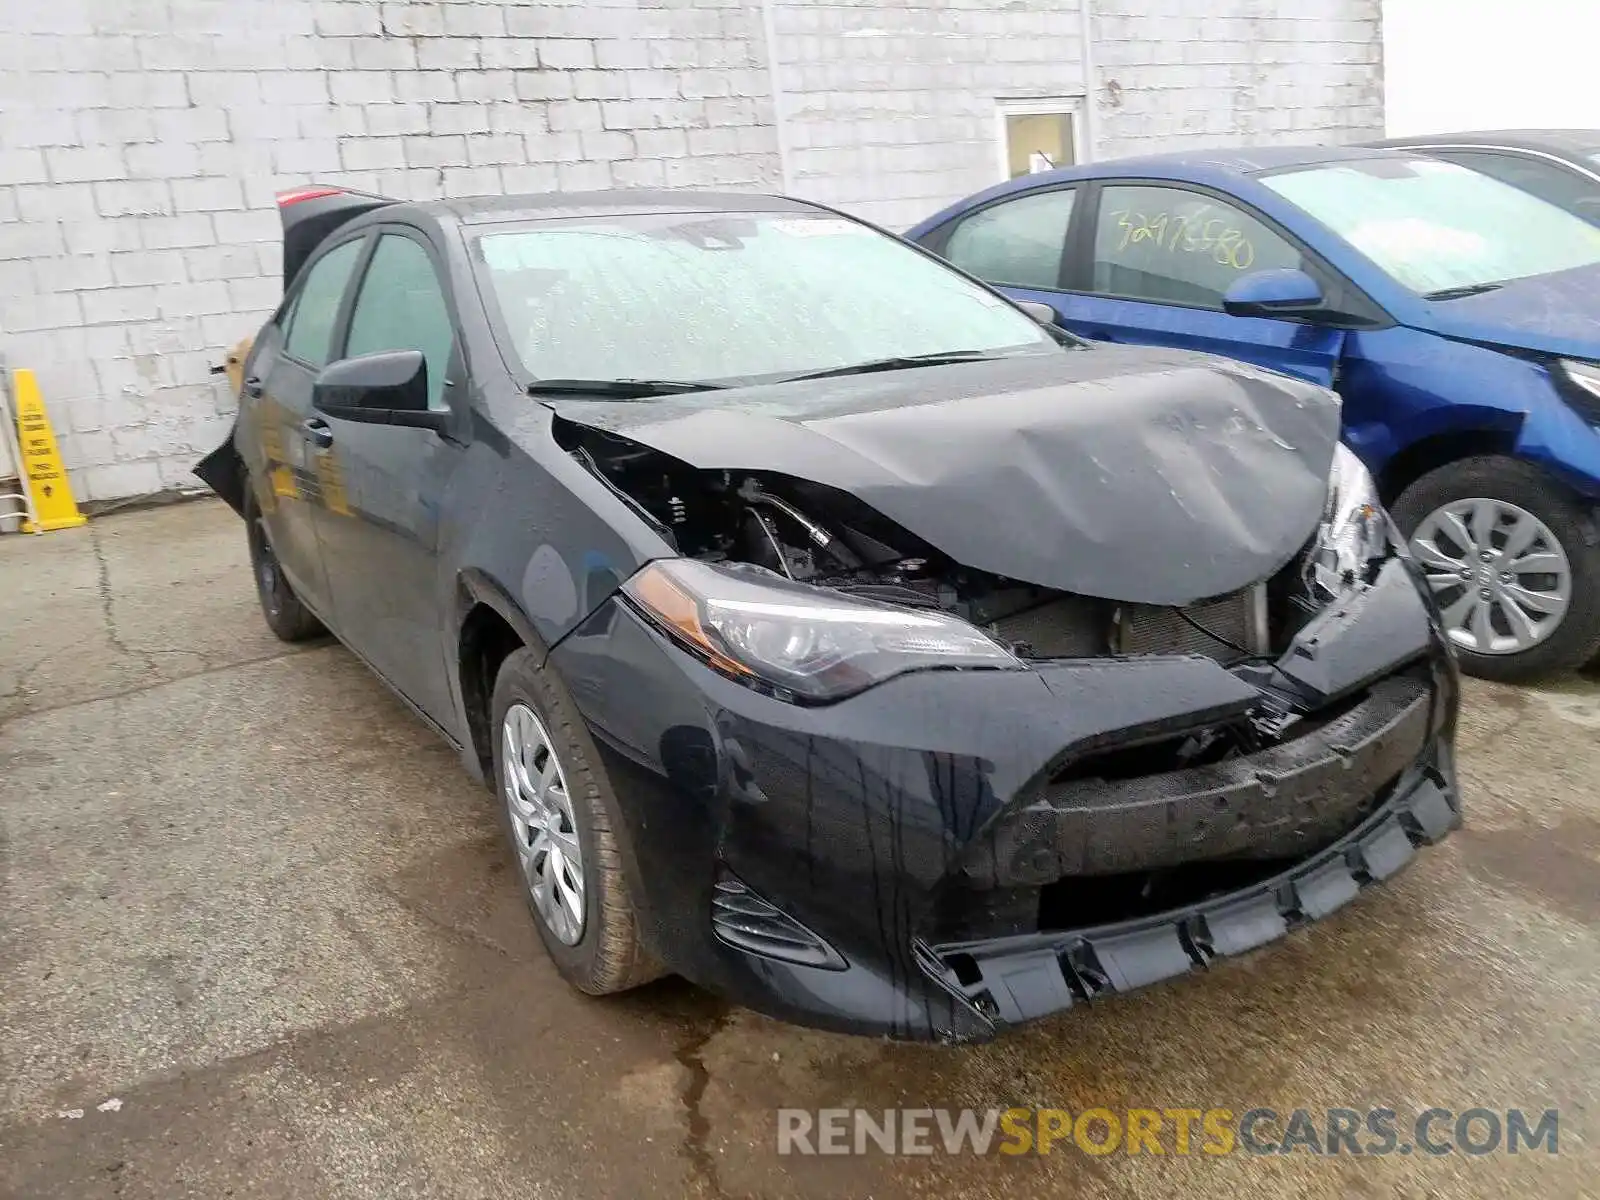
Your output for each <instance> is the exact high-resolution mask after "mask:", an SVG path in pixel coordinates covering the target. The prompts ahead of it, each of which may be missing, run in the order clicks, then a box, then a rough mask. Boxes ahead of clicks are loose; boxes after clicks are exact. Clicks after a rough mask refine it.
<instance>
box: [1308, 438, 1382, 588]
mask: <svg viewBox="0 0 1600 1200" xmlns="http://www.w3.org/2000/svg"><path fill="white" fill-rule="evenodd" d="M1402 549H1403V546H1402V543H1401V541H1400V538H1399V536H1398V534H1396V532H1395V530H1394V526H1393V524H1392V523H1391V522H1390V520H1389V514H1388V513H1387V512H1385V511H1384V508H1383V501H1382V500H1381V499H1380V498H1379V496H1378V485H1377V484H1376V483H1374V482H1373V479H1372V474H1371V472H1369V471H1368V470H1367V468H1366V467H1365V466H1364V465H1362V462H1361V460H1360V459H1359V458H1357V457H1356V456H1355V455H1354V454H1352V453H1351V452H1350V451H1349V449H1347V448H1346V447H1345V446H1344V445H1343V444H1341V445H1339V446H1338V447H1337V448H1336V449H1335V450H1334V454H1333V466H1332V468H1331V469H1330V470H1329V472H1328V503H1327V506H1326V507H1325V508H1324V509H1323V513H1322V524H1321V525H1320V526H1319V527H1318V530H1317V539H1316V543H1315V545H1314V546H1313V548H1312V553H1311V560H1310V568H1311V574H1312V580H1311V582H1314V583H1315V584H1316V586H1317V588H1318V589H1319V590H1320V591H1321V592H1322V593H1323V595H1324V597H1325V598H1327V599H1332V598H1334V597H1336V596H1338V595H1340V594H1341V593H1343V592H1345V591H1348V590H1349V589H1350V588H1351V587H1353V586H1354V585H1355V584H1357V583H1365V582H1368V581H1369V580H1370V579H1371V577H1372V574H1373V572H1374V570H1376V568H1377V565H1378V564H1379V563H1380V562H1382V561H1383V560H1384V559H1386V558H1388V557H1390V556H1391V555H1392V554H1394V553H1396V552H1398V551H1400V550H1402Z"/></svg>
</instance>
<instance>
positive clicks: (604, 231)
mask: <svg viewBox="0 0 1600 1200" xmlns="http://www.w3.org/2000/svg"><path fill="white" fill-rule="evenodd" d="M474 257H475V258H476V259H477V270H478V271H479V272H480V273H481V274H482V275H483V276H484V277H485V280H486V282H487V283H488V285H489V288H490V289H491V290H492V292H493V294H494V298H495V301H496V302H497V307H498V308H499V311H500V316H501V323H502V325H503V328H502V330H501V336H502V338H503V339H504V340H505V341H506V342H507V343H508V346H507V348H508V349H509V350H510V351H511V352H512V353H514V354H515V356H516V357H517V359H519V360H520V361H521V363H522V365H523V367H524V368H525V369H526V372H527V374H528V375H530V376H532V377H534V378H541V379H672V380H693V381H719V382H721V381H727V382H733V381H749V380H759V379H761V378H763V377H772V378H777V377H781V376H784V375H789V374H799V373H803V372H808V371H818V370H829V369H833V368H836V367H846V366H851V365H854V364H857V363H861V362H866V361H870V360H876V359H881V358H888V357H896V356H902V355H903V356H913V355H923V354H938V353H945V352H949V351H956V350H978V351H985V352H992V351H999V350H1017V351H1019V352H1027V351H1029V350H1036V351H1039V352H1044V351H1046V350H1054V349H1057V348H1058V347H1057V343H1056V342H1055V341H1054V340H1053V339H1052V338H1050V337H1049V335H1047V334H1046V333H1045V332H1044V331H1043V330H1042V329H1040V328H1039V326H1038V325H1037V324H1036V323H1035V322H1034V321H1033V320H1031V319H1030V318H1029V317H1027V316H1026V315H1024V314H1023V313H1021V312H1019V311H1018V310H1017V309H1015V308H1014V307H1012V306H1011V305H1010V304H1009V303H1007V302H1006V301H1005V300H1003V299H1002V298H1000V297H999V296H997V295H995V294H994V293H993V292H991V291H989V290H988V289H987V288H984V287H981V286H980V285H977V284H974V283H973V282H971V281H970V280H968V279H966V278H964V277H963V276H961V275H959V274H957V273H956V272H955V271H952V270H950V269H949V268H948V267H946V266H945V265H944V264H942V263H941V262H939V261H938V260H937V259H934V258H932V257H930V256H928V255H926V254H923V253H922V252H921V251H918V250H916V249H914V248H912V247H911V246H909V245H907V244H906V243H904V242H902V241H900V240H899V239H897V238H892V237H888V236H886V235H884V234H881V233H878V232H877V231H875V230H873V229H871V228H869V227H867V226H865V225H860V224H857V223H856V222H854V221H849V220H845V219H843V218H840V217H834V216H830V215H826V214H822V215H813V214H810V213H804V212H800V213H792V212H784V213H670V214H648V215H627V216H617V217H612V216H606V217H595V218H578V219H571V220H559V221H546V222H540V223H538V224H536V225H532V226H526V227H522V228H519V229H515V230H510V231H505V232H499V231H496V232H490V233H485V234H483V235H482V236H481V237H480V238H479V240H478V242H477V247H476V254H475V256H474Z"/></svg>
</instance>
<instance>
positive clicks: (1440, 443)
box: [1378, 423, 1522, 508]
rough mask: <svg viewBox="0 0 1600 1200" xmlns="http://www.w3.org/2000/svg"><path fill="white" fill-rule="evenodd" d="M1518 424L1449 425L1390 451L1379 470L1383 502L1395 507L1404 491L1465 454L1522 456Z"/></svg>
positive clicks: (1467, 456) (1379, 487)
mask: <svg viewBox="0 0 1600 1200" xmlns="http://www.w3.org/2000/svg"><path fill="white" fill-rule="evenodd" d="M1519 424H1520V423H1513V424H1510V425H1500V426H1495V425H1489V424H1484V425H1479V426H1476V427H1474V428H1471V429H1450V430H1444V431H1441V432H1439V433H1433V434H1429V435H1428V436H1427V437H1422V438H1418V439H1417V440H1416V441H1414V442H1411V443H1410V444H1408V445H1407V446H1405V447H1404V448H1403V449H1401V450H1399V451H1397V452H1395V453H1394V454H1393V455H1391V456H1390V457H1389V459H1388V461H1387V462H1385V463H1384V464H1383V467H1382V469H1381V470H1380V471H1379V472H1378V492H1379V494H1380V495H1381V496H1382V497H1383V502H1384V504H1385V505H1387V506H1389V507H1391V508H1392V507H1393V506H1394V502H1395V501H1396V500H1398V499H1399V498H1400V495H1401V493H1403V492H1404V491H1405V490H1406V489H1407V488H1408V487H1410V486H1411V485H1412V484H1413V483H1415V482H1416V481H1417V480H1419V479H1421V478H1422V477H1423V476H1424V475H1426V474H1428V472H1430V471H1434V470H1437V469H1438V468H1440V467H1443V466H1446V465H1448V464H1450V463H1453V462H1457V461H1459V460H1461V459H1463V458H1480V457H1484V456H1488V455H1498V456H1502V457H1505V458H1515V459H1521V457H1522V456H1521V455H1519V454H1518V453H1517V450H1516V446H1517V432H1518V427H1519Z"/></svg>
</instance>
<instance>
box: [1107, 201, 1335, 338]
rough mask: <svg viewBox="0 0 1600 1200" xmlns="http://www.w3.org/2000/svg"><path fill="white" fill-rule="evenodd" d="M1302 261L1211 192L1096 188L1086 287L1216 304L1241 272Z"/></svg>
mask: <svg viewBox="0 0 1600 1200" xmlns="http://www.w3.org/2000/svg"><path fill="white" fill-rule="evenodd" d="M1303 266H1304V263H1303V261H1302V256H1301V253H1300V251H1299V250H1298V249H1297V248H1296V247H1295V246H1293V245H1291V244H1290V243H1289V242H1288V241H1286V240H1285V239H1284V238H1282V237H1281V236H1279V235H1278V234H1277V233H1276V232H1274V231H1273V230H1272V229H1270V228H1268V227H1267V226H1266V225H1264V224H1263V223H1262V222H1260V221H1259V220H1257V219H1256V218H1255V217H1253V216H1251V215H1250V214H1249V213H1247V212H1245V211H1244V210H1243V209H1241V208H1239V207H1237V206H1236V205H1233V204H1230V203H1228V202H1227V201H1225V200H1221V199H1218V198H1217V197H1216V196H1212V195H1209V194H1207V193H1204V192H1195V191H1190V190H1189V189H1187V188H1178V187H1159V186H1146V185H1132V184H1128V185H1118V184H1112V185H1110V186H1107V187H1106V188H1104V189H1103V190H1102V191H1101V193H1100V212H1099V218H1098V220H1097V221H1096V223H1095V231H1094V275H1093V283H1092V285H1091V286H1092V290H1093V291H1095V292H1097V293H1099V294H1100V295H1104V296H1115V297H1119V298H1122V299H1129V300H1148V301H1154V302H1156V303H1165V304H1186V305H1191V306H1194V307H1199V308H1214V309H1220V308H1221V307H1222V297H1223V293H1225V292H1226V291H1227V290H1228V288H1229V287H1230V286H1232V284H1233V282H1234V280H1236V279H1238V278H1240V277H1241V276H1244V275H1249V274H1253V273H1254V272H1256V271H1266V270H1271V269H1274V268H1282V267H1303Z"/></svg>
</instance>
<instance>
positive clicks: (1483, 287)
mask: <svg viewBox="0 0 1600 1200" xmlns="http://www.w3.org/2000/svg"><path fill="white" fill-rule="evenodd" d="M1504 286H1505V285H1504V284H1502V283H1464V284H1462V285H1461V286H1460V287H1447V288H1440V289H1439V290H1438V291H1437V292H1424V293H1422V298H1423V299H1424V300H1460V299H1462V298H1463V297H1465V296H1481V295H1482V294H1483V293H1484V292H1492V291H1494V290H1496V289H1497V288H1501V287H1504Z"/></svg>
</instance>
